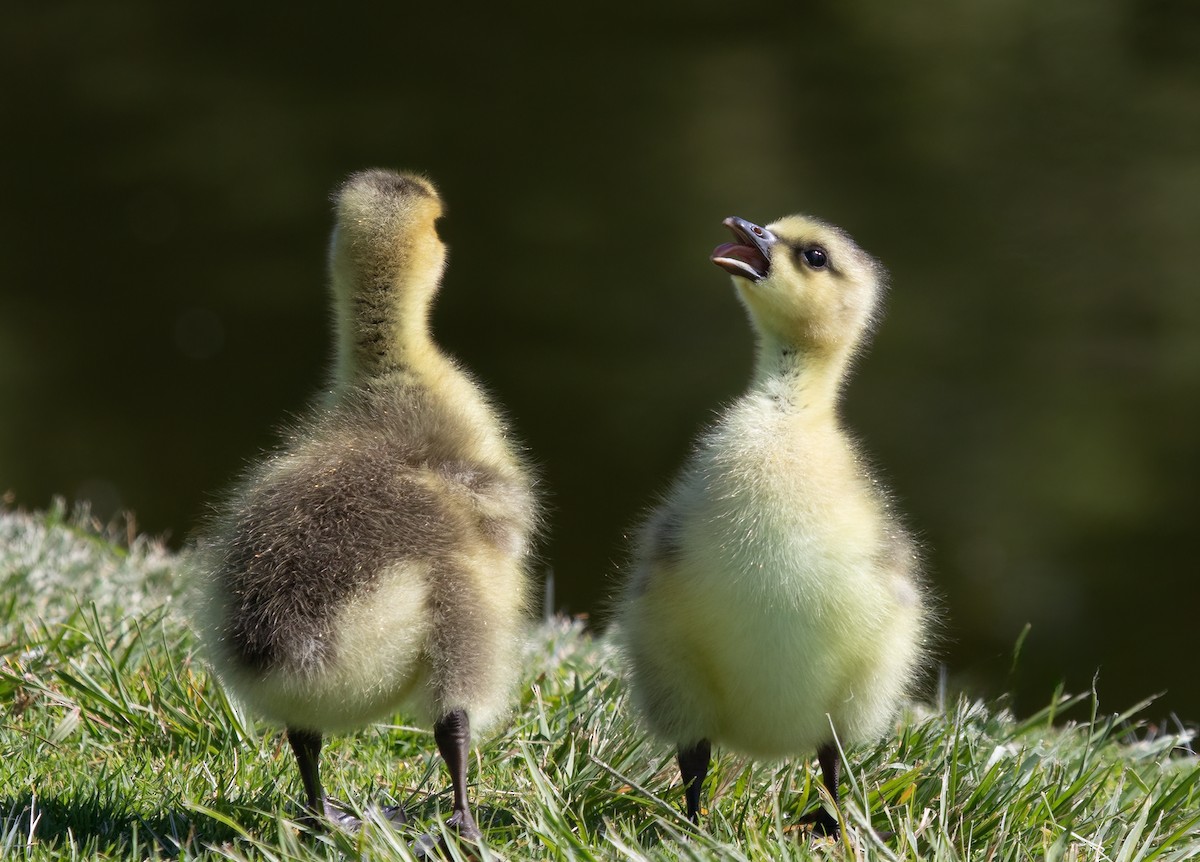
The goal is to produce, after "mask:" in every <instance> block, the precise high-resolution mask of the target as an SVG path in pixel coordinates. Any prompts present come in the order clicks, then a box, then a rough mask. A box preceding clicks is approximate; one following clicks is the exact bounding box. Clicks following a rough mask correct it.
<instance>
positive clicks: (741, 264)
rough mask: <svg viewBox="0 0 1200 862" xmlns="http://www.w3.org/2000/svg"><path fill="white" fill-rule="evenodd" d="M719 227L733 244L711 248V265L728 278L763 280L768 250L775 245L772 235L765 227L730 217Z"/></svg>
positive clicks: (768, 270) (768, 264) (765, 272)
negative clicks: (732, 276) (722, 227)
mask: <svg viewBox="0 0 1200 862" xmlns="http://www.w3.org/2000/svg"><path fill="white" fill-rule="evenodd" d="M721 224H723V225H725V227H727V228H729V229H730V230H731V231H732V232H733V235H734V238H735V239H736V240H737V241H736V242H726V243H722V244H721V245H719V246H717V247H716V248H714V249H713V253H712V262H713V263H715V264H716V265H717V266H719V267H721V269H723V270H725V271H726V272H728V273H729V274H730V275H738V276H741V277H742V278H748V279H750V280H751V281H761V280H762V279H764V278H766V277H767V273H769V272H770V271H771V246H773V245H774V244H775V243H776V241H777V240H776V239H775V234H773V233H771V232H770V231H769V230H767V229H766V228H765V227H759V226H758V225H756V224H751V223H750V222H748V221H746V220H745V219H741V218H735V217H733V216H730V217H729V218H727V219H725V221H723V222H721Z"/></svg>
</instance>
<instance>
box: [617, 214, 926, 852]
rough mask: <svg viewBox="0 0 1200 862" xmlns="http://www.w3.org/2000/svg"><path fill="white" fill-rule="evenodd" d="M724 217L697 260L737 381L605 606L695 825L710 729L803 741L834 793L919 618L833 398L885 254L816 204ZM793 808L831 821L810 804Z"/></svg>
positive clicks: (762, 747)
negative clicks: (747, 328) (747, 339)
mask: <svg viewBox="0 0 1200 862" xmlns="http://www.w3.org/2000/svg"><path fill="white" fill-rule="evenodd" d="M725 225H726V226H727V227H728V228H729V229H730V230H731V231H732V232H733V235H734V237H735V241H734V242H732V243H726V244H724V245H721V246H719V247H718V248H717V249H716V250H715V251H714V252H713V254H712V260H713V262H714V263H716V264H717V265H718V266H720V267H721V268H722V269H724V270H726V271H728V272H729V273H730V274H731V275H732V276H733V284H734V287H735V288H736V289H737V293H738V296H739V298H740V299H741V301H742V303H743V304H744V306H745V308H746V310H747V312H748V313H749V317H750V321H751V323H752V325H753V327H754V330H755V333H756V335H757V359H756V364H755V369H754V375H753V379H752V381H751V383H750V387H749V390H748V391H747V392H746V393H745V394H744V395H742V396H741V397H740V398H739V399H737V401H736V402H735V403H733V404H732V405H731V406H730V407H729V408H728V409H726V410H725V411H724V413H723V414H722V415H721V416H720V417H719V418H718V419H717V421H716V422H715V424H714V425H713V426H712V427H711V428H709V429H708V430H707V431H706V432H705V433H704V434H703V435H702V436H701V438H700V440H699V443H698V444H697V445H696V447H695V449H694V451H693V452H692V454H691V457H690V459H689V460H688V462H687V464H686V466H685V467H684V469H683V471H682V473H681V475H680V476H679V477H678V478H677V479H676V481H675V483H674V485H673V486H672V487H671V489H670V491H669V492H668V493H667V494H666V496H665V498H664V500H663V501H662V503H661V504H660V505H658V506H657V507H656V508H655V509H654V510H653V511H652V513H651V514H650V516H649V518H648V520H647V522H646V523H645V525H644V526H643V528H642V529H641V531H640V534H639V536H638V539H637V542H636V545H635V548H634V553H633V564H632V571H631V575H630V577H629V578H628V580H627V582H626V584H625V587H624V592H623V594H622V596H621V600H620V605H619V608H618V612H617V619H616V622H617V625H618V632H619V637H620V639H621V641H622V646H623V652H624V654H625V658H626V663H627V668H628V673H629V684H630V690H631V697H632V700H633V702H634V705H635V707H636V708H637V709H638V711H639V712H640V713H641V714H642V716H643V717H644V719H645V721H646V723H647V724H648V726H649V727H650V729H651V730H652V731H653V732H654V733H655V734H656V735H657V736H659V737H661V738H662V739H664V740H665V741H668V742H671V743H674V744H675V746H676V747H677V751H678V758H679V768H680V773H681V775H682V779H683V784H684V787H685V798H686V805H687V815H688V817H689V818H691V820H692V821H693V822H698V820H699V814H700V794H701V785H702V783H703V781H704V779H705V776H706V775H707V773H708V768H709V761H710V756H711V746H712V744H713V743H719V744H722V745H725V746H728V747H729V748H730V749H733V750H735V751H738V752H741V753H743V754H746V755H749V756H752V757H756V758H764V759H775V758H783V757H787V756H789V755H796V754H807V753H811V752H812V751H813V750H814V749H815V750H816V752H817V755H818V760H819V762H820V765H821V769H822V776H823V780H824V783H825V786H826V787H827V788H828V790H829V793H830V794H831V795H832V797H833V800H834V803H835V805H836V804H837V801H838V780H839V771H840V770H839V766H840V758H839V755H838V748H837V745H836V743H835V733H836V739H837V740H839V741H841V742H853V741H856V740H866V739H870V738H872V737H877V736H879V735H881V734H882V733H883V732H884V730H885V729H886V727H887V725H888V722H889V721H890V720H891V719H892V718H893V716H894V714H895V712H896V710H897V707H898V705H899V702H900V700H901V699H902V698H903V696H904V695H905V693H906V691H907V690H908V688H909V686H910V684H911V683H912V681H913V677H914V674H915V672H916V670H917V668H918V665H919V663H920V660H921V656H922V653H923V642H924V633H925V629H926V617H927V612H926V610H925V608H924V606H923V602H922V595H921V590H920V587H919V583H918V572H917V569H918V563H917V557H916V554H915V552H914V548H913V545H912V543H911V542H910V540H909V538H908V537H907V535H906V534H905V532H904V530H903V529H902V527H901V526H900V525H899V524H898V523H897V521H896V519H895V517H894V516H893V515H892V514H891V513H890V511H889V508H890V507H889V504H888V501H887V498H886V497H885V495H884V493H883V492H882V491H881V490H880V486H879V484H878V482H877V481H875V480H874V479H873V478H872V477H871V475H870V474H869V472H868V471H867V469H866V468H865V467H864V465H863V462H862V458H861V457H860V456H859V454H858V452H857V451H856V448H855V446H854V444H853V442H852V441H851V440H850V439H849V437H848V436H847V434H846V432H845V431H844V430H843V429H842V426H841V423H840V421H839V418H838V414H837V401H838V395H839V390H840V388H841V386H842V383H843V382H844V379H845V377H846V376H847V372H848V369H849V365H850V362H851V359H852V358H853V355H854V353H855V351H856V349H857V348H858V347H859V345H860V344H861V343H862V342H863V340H864V339H865V336H866V334H867V332H868V330H869V329H870V325H871V322H872V320H873V317H874V315H875V313H876V308H877V305H878V300H879V294H880V293H881V291H882V289H883V283H884V279H885V274H884V272H883V270H882V268H881V267H880V266H879V264H877V263H876V262H875V261H874V260H873V259H872V258H871V257H869V256H868V255H867V254H866V253H864V252H863V251H862V250H860V249H859V248H858V246H856V245H855V243H854V242H853V241H852V240H851V239H850V237H849V236H847V235H846V234H845V233H844V232H842V231H841V230H839V229H838V228H835V227H833V226H831V225H828V224H825V223H824V222H821V221H818V220H816V219H813V218H808V217H803V216H791V217H788V218H784V219H781V220H780V221H777V222H775V223H773V224H770V225H768V226H767V227H759V226H758V225H754V224H751V223H749V222H747V221H744V220H742V219H738V218H730V219H726V220H725ZM802 822H807V823H811V824H812V825H813V828H814V830H815V831H817V832H819V833H822V834H836V833H837V831H838V820H837V818H836V817H835V816H834V815H833V814H831V813H830V812H828V811H826V810H824V808H820V809H818V810H817V811H815V812H812V813H810V814H809V815H806V816H805V817H804V818H802Z"/></svg>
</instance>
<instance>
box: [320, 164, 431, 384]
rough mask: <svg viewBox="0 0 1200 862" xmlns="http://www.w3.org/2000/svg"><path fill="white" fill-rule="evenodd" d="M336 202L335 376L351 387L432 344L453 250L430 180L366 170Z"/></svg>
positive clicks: (332, 251)
mask: <svg viewBox="0 0 1200 862" xmlns="http://www.w3.org/2000/svg"><path fill="white" fill-rule="evenodd" d="M334 203H335V206H336V215H337V224H336V226H335V228H334V231H333V239H332V241H331V243H330V252H329V268H330V274H331V281H332V291H333V302H334V322H335V323H334V325H335V329H336V335H337V342H338V343H337V361H336V366H337V367H336V368H335V376H336V378H337V379H338V381H340V382H343V383H345V382H348V381H349V380H351V379H354V378H356V377H359V376H367V377H369V376H373V375H375V374H379V373H386V372H387V371H388V370H390V369H391V368H392V367H393V366H397V365H403V364H405V362H406V361H408V355H409V354H411V353H412V352H413V350H414V349H415V348H416V347H417V346H418V345H419V344H421V343H423V342H424V341H425V340H427V339H428V324H429V309H430V306H431V304H432V301H433V297H434V295H435V294H436V293H437V289H438V286H439V285H440V283H441V278H442V271H443V270H444V269H445V266H446V246H445V245H444V244H443V243H442V241H441V239H440V238H439V237H438V234H437V229H436V227H435V223H436V221H437V220H438V219H439V218H440V217H441V215H442V211H443V208H442V200H441V198H440V197H439V196H438V193H437V189H435V188H434V186H433V183H431V182H430V181H429V180H427V179H425V178H424V177H421V176H417V175H415V174H399V173H394V172H392V171H385V170H368V171H362V172H360V173H356V174H352V175H351V176H350V177H349V179H347V180H346V182H345V183H343V184H342V186H341V188H339V189H338V190H337V192H335V193H334Z"/></svg>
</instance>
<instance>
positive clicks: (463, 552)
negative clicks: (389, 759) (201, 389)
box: [198, 170, 536, 837]
mask: <svg viewBox="0 0 1200 862" xmlns="http://www.w3.org/2000/svg"><path fill="white" fill-rule="evenodd" d="M335 201H336V215H337V224H336V227H335V229H334V232H333V238H332V242H331V248H330V274H331V287H332V295H333V311H334V315H333V316H334V327H335V339H336V358H335V362H334V368H333V374H332V376H331V381H330V385H329V389H328V392H327V393H326V394H325V396H324V398H323V399H322V401H321V403H320V404H318V405H316V406H315V407H314V409H313V410H312V411H311V413H310V415H309V416H308V417H307V418H306V419H305V420H303V421H302V422H300V423H299V424H297V425H296V426H295V427H293V428H292V429H291V430H290V431H289V432H288V433H287V434H286V440H285V445H284V446H283V447H282V448H281V450H280V451H278V452H276V453H275V454H273V455H271V456H269V457H267V458H266V459H265V460H263V461H262V462H261V463H259V464H257V465H256V466H255V467H254V468H253V469H252V470H251V471H250V472H249V474H248V475H247V476H246V477H245V479H244V480H243V482H242V483H241V485H240V486H239V487H238V488H237V489H236V491H235V492H234V493H233V495H232V496H231V498H230V499H229V500H228V502H227V503H226V505H225V506H224V508H223V509H222V510H221V512H220V513H219V515H218V516H217V517H216V518H215V519H214V521H213V523H212V524H211V525H210V528H209V530H208V532H207V535H206V536H205V537H203V538H202V540H201V541H200V542H199V550H200V552H201V559H202V560H203V561H204V566H203V568H204V576H203V579H202V593H203V596H202V598H203V601H202V603H201V611H200V613H199V615H198V624H199V629H200V633H201V635H202V638H203V640H204V642H205V645H206V647H207V652H208V657H209V659H210V661H211V663H212V666H213V668H214V669H215V671H216V673H217V675H218V676H219V678H220V679H221V681H222V683H223V684H224V685H225V686H226V688H227V689H228V690H229V691H231V692H232V693H233V694H234V695H235V696H236V697H237V698H238V699H239V700H241V701H242V702H244V703H245V704H246V705H247V706H249V707H250V708H251V709H252V710H254V711H255V712H257V713H259V714H260V715H262V716H264V717H266V718H267V719H269V720H271V721H273V722H276V723H278V724H282V725H284V726H285V727H286V728H287V733H288V739H289V741H290V743H291V745H292V748H293V750H294V752H295V755H296V759H297V763H298V765H299V768H300V773H301V777H302V779H303V782H304V787H305V792H306V795H307V807H308V810H309V812H310V815H311V816H313V817H316V816H319V815H322V814H324V815H326V816H328V817H330V818H331V819H334V820H335V821H339V822H342V823H343V824H346V825H353V822H352V818H349V817H348V816H347V815H344V814H342V813H341V812H340V811H339V810H338V809H337V808H336V806H333V805H332V804H330V803H329V802H328V801H327V800H326V797H325V794H324V791H323V789H322V786H321V780H320V771H319V756H320V749H321V742H322V737H323V735H324V734H327V733H332V732H338V731H345V730H350V729H353V728H358V727H361V726H363V725H366V724H369V723H371V722H374V721H378V720H381V719H383V718H386V717H387V716H389V715H392V714H393V713H395V712H397V711H399V710H401V709H404V710H406V711H408V712H410V713H415V714H416V716H418V717H420V718H421V719H423V720H424V721H427V722H430V723H432V724H433V725H434V736H435V739H436V742H437V746H438V749H439V751H440V752H441V754H442V756H443V758H444V759H445V761H446V763H447V766H448V768H449V771H450V777H451V782H452V785H453V800H454V801H453V813H452V816H451V819H450V821H449V823H450V825H451V826H452V827H454V828H457V829H458V830H459V832H460V834H463V835H465V836H468V837H478V835H479V831H478V828H477V827H476V824H475V822H474V819H473V817H472V815H471V811H470V808H469V806H468V801H467V788H466V767H467V757H468V749H469V746H470V731H471V727H472V726H474V728H475V729H476V730H477V731H478V730H481V729H485V728H486V727H487V726H489V725H491V724H493V723H494V722H495V721H496V720H497V719H499V718H501V717H502V716H503V715H504V714H505V713H506V711H507V710H508V708H509V696H510V693H511V689H512V686H513V684H514V682H515V680H516V677H517V673H518V670H519V650H520V643H521V638H522V633H523V618H524V610H525V604H526V598H527V596H528V594H529V582H528V578H527V575H526V569H525V558H526V554H527V550H528V547H529V543H530V537H531V533H532V531H533V528H534V524H535V518H536V515H535V504H534V497H533V489H532V485H531V481H530V478H529V475H528V472H527V470H526V468H525V467H524V466H523V465H522V463H521V460H520V458H519V456H518V454H517V452H516V450H515V448H514V445H513V443H512V442H511V441H510V439H509V437H508V433H507V431H506V429H505V427H504V425H503V423H502V422H501V421H500V420H499V419H498V418H497V415H496V413H495V411H494V410H493V409H492V407H491V405H490V404H489V403H488V401H487V400H486V398H485V397H484V396H483V394H482V393H481V392H480V391H479V389H478V387H477V386H476V385H475V384H474V383H473V382H472V381H471V379H470V378H469V377H468V376H467V375H466V374H465V373H464V372H463V371H462V370H461V369H460V368H459V367H458V366H457V365H456V364H455V363H454V362H453V361H452V360H451V359H450V358H448V357H447V356H446V355H444V354H443V353H442V352H441V351H440V350H439V349H438V347H437V346H436V345H435V343H434V342H433V340H432V337H431V335H430V332H429V314H430V308H431V304H432V301H433V298H434V295H435V294H436V292H437V290H438V287H439V284H440V281H441V276H442V271H443V268H444V266H445V260H446V250H445V246H444V245H443V244H442V242H441V240H440V239H439V238H438V235H437V231H436V230H435V226H434V223H435V221H436V220H437V219H438V218H439V217H440V216H441V214H442V203H441V200H440V198H439V197H438V193H437V191H436V190H435V189H434V187H433V185H432V184H431V183H430V182H429V181H428V180H426V179H424V178H422V177H418V176H410V175H400V174H395V173H391V172H387V171H379V170H375V171H366V172H363V173H359V174H356V175H354V176H351V177H350V178H349V179H348V180H347V181H346V183H345V184H344V185H343V186H342V187H341V189H340V190H339V191H338V192H337V193H336V195H335ZM391 815H394V816H396V817H397V818H402V816H403V814H402V812H394V811H393V812H391Z"/></svg>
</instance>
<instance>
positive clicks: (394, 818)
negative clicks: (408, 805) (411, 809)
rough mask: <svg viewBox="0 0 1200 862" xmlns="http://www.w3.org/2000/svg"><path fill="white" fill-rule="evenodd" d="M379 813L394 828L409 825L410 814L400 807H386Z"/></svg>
mask: <svg viewBox="0 0 1200 862" xmlns="http://www.w3.org/2000/svg"><path fill="white" fill-rule="evenodd" d="M379 811H380V813H381V814H382V815H383V819H384V820H385V821H386V822H388V823H390V824H392V825H393V826H404V825H405V824H407V823H408V814H407V812H405V810H404V809H403V808H401V807H400V806H399V805H385V806H383V808H381V809H379Z"/></svg>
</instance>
